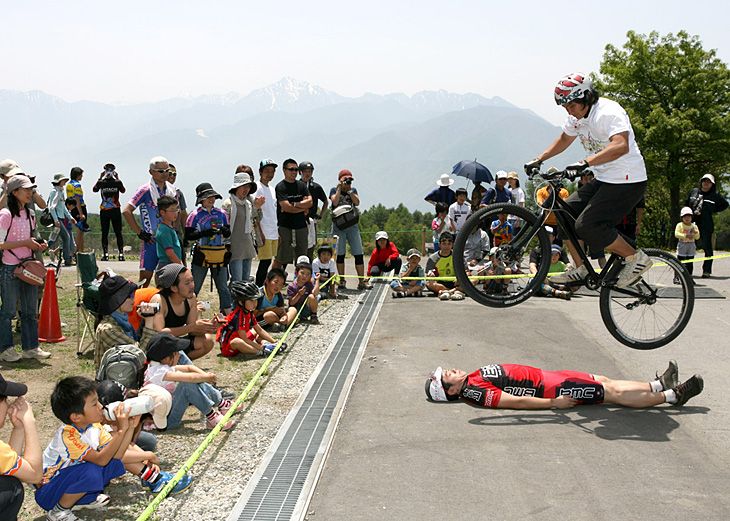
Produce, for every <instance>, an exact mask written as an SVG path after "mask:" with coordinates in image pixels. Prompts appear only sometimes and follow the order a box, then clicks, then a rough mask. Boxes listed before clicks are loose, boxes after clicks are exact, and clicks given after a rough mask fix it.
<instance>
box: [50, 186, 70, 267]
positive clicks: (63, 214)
mask: <svg viewBox="0 0 730 521" xmlns="http://www.w3.org/2000/svg"><path fill="white" fill-rule="evenodd" d="M68 180H69V177H68V176H67V175H65V174H62V173H58V174H56V175H54V176H53V183H52V184H53V191H52V192H51V195H50V196H48V208H49V210H50V211H51V216H52V217H53V228H54V230H55V229H56V228H58V236H57V237H56V239H55V240H52V241H49V243H48V247H49V248H50V249H51V250H53V249H55V247H56V244H57V241H58V238H59V237H60V239H61V244H62V247H63V262H64V264H65V265H66V266H73V265H74V262H73V259H72V258H71V254H72V253H73V252H72V251H71V247H72V245H73V244H74V241H73V235H72V232H69V230H68V229H67V228H66V225H65V223H64V220H68V221H70V222H71V224H72V225H73V224H76V219H74V218H73V217H72V216H71V213H70V212H69V211H68V209H67V208H66V188H65V185H66V182H67V181H68Z"/></svg>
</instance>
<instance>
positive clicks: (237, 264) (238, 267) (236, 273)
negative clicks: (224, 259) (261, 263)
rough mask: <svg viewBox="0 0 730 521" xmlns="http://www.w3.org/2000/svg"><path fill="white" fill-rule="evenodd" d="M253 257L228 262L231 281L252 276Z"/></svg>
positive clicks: (246, 279) (244, 279)
mask: <svg viewBox="0 0 730 521" xmlns="http://www.w3.org/2000/svg"><path fill="white" fill-rule="evenodd" d="M252 260H253V259H241V260H232V261H231V262H230V264H228V271H229V272H230V274H231V282H235V281H237V280H243V281H248V279H249V278H250V277H251V261H252Z"/></svg>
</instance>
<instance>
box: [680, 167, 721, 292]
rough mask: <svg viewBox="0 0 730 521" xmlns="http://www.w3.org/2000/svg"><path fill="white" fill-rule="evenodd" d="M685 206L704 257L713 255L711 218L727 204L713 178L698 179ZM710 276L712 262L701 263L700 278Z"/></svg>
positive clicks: (713, 229)
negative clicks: (691, 215) (690, 214)
mask: <svg viewBox="0 0 730 521" xmlns="http://www.w3.org/2000/svg"><path fill="white" fill-rule="evenodd" d="M684 205H685V206H689V207H690V208H692V211H693V212H694V222H695V223H697V228H699V230H700V247H701V248H702V249H703V250H705V257H712V256H713V255H714V253H715V252H714V251H713V246H712V239H713V236H714V234H715V223H714V222H713V219H712V216H713V214H715V213H718V212H722V211H723V210H725V209H726V208H727V207H728V202H727V201H726V200H725V198H724V197H723V196H722V195H720V193H719V192H718V191H717V189H716V186H715V176H714V175H712V174H705V175H703V176H702V179H700V186H699V187H698V188H693V189H692V191H691V192H690V193H689V195H688V196H687V200H686V201H685V202H684ZM711 276H712V260H711V259H710V260H706V261H705V262H703V263H702V278H703V279H709V278H710V277H711Z"/></svg>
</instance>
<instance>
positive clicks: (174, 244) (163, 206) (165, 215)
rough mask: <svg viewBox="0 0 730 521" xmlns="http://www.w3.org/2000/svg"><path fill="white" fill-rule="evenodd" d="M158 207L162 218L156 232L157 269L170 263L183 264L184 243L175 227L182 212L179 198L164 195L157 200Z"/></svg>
mask: <svg viewBox="0 0 730 521" xmlns="http://www.w3.org/2000/svg"><path fill="white" fill-rule="evenodd" d="M157 209H158V211H159V213H160V219H161V220H162V222H160V225H159V226H158V227H157V232H156V233H155V245H156V247H157V269H160V268H161V267H162V266H164V265H166V264H170V263H175V264H182V263H183V262H182V245H181V244H180V239H179V238H178V237H177V233H175V228H174V227H173V226H174V224H175V219H177V216H178V214H179V213H180V208H178V206H177V199H175V198H174V197H173V196H171V195H163V196H162V197H160V198H159V199H158V200H157Z"/></svg>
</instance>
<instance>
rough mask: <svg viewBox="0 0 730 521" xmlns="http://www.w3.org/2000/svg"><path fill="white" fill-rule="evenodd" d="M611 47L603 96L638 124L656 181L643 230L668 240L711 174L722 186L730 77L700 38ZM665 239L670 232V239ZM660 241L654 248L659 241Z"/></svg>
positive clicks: (601, 83)
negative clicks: (689, 197) (692, 195)
mask: <svg viewBox="0 0 730 521" xmlns="http://www.w3.org/2000/svg"><path fill="white" fill-rule="evenodd" d="M627 38H628V41H627V42H626V43H625V44H624V46H623V48H622V49H618V48H616V47H614V46H613V45H607V46H606V52H605V53H604V55H603V61H602V62H601V67H600V73H601V76H600V78H594V79H595V80H596V81H595V84H596V87H597V88H598V90H599V92H601V94H602V95H604V96H606V97H608V98H611V99H614V100H616V101H617V102H619V103H620V104H621V105H622V106H623V107H624V108H625V109H626V111H627V112H628V114H629V116H630V117H631V123H632V126H633V128H634V132H635V133H636V139H637V142H638V143H639V148H640V149H641V152H642V154H643V155H644V158H645V160H646V167H647V171H648V174H649V183H648V188H647V215H646V217H645V220H644V230H645V231H647V232H650V233H651V232H653V233H654V234H659V235H660V234H661V233H662V230H672V229H673V228H674V227H673V226H672V223H675V222H678V221H679V210H680V208H681V206H682V204H683V202H684V199H685V197H686V195H687V193H688V192H689V190H690V189H691V188H692V187H694V186H697V185H698V183H699V179H700V177H701V176H702V175H704V174H707V173H711V174H713V175H715V178H716V179H718V186H720V183H721V182H722V181H726V180H727V176H728V164H729V162H730V113H729V112H730V111H729V109H730V71H728V68H727V66H726V64H725V63H723V62H722V61H721V60H720V59H718V58H717V57H716V53H715V51H714V50H705V49H703V47H702V42H701V41H700V39H699V37H697V36H689V35H688V34H687V33H686V32H684V31H680V32H679V33H677V35H676V36H674V35H673V34H671V33H670V34H668V35H666V36H660V35H659V34H658V33H656V32H652V33H651V34H650V35H648V36H646V35H642V34H637V33H635V32H633V31H629V32H628V33H627ZM665 233H666V232H665ZM652 242H654V241H652Z"/></svg>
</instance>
